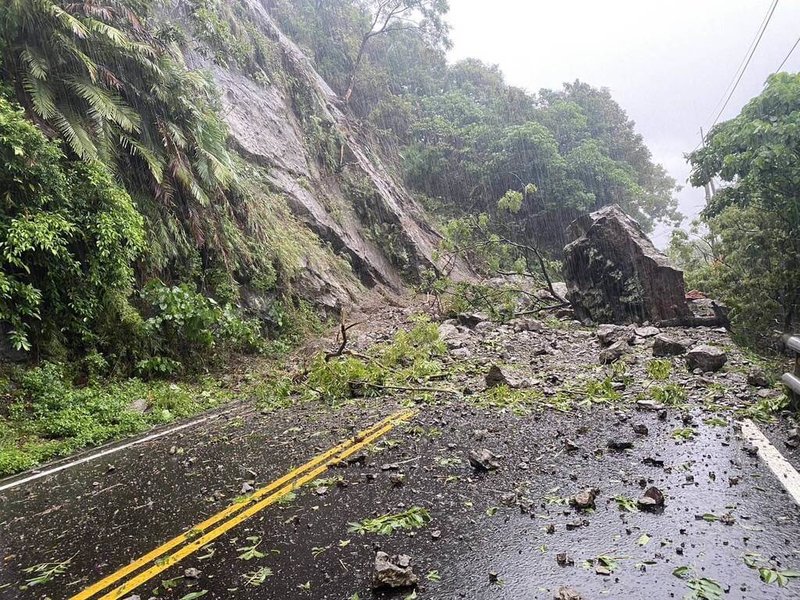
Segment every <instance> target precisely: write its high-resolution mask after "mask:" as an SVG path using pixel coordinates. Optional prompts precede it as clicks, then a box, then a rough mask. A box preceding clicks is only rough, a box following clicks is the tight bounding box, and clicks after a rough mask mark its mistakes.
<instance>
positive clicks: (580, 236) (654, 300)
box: [564, 205, 689, 323]
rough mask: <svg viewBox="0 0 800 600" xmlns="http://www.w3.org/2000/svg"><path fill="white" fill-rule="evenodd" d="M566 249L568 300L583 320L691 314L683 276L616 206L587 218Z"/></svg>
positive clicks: (581, 220) (630, 320) (653, 319)
mask: <svg viewBox="0 0 800 600" xmlns="http://www.w3.org/2000/svg"><path fill="white" fill-rule="evenodd" d="M569 231H570V233H571V234H572V237H573V239H574V241H573V242H571V243H570V244H568V245H567V246H566V247H565V248H564V273H565V279H566V283H567V288H568V290H569V294H568V299H569V300H570V302H571V303H572V305H573V308H574V309H575V314H576V316H577V317H578V319H580V320H585V319H591V320H592V321H595V322H598V323H633V322H644V321H651V322H658V321H662V320H666V319H675V318H680V317H685V316H688V315H689V308H688V306H687V304H686V299H685V287H684V283H683V272H682V271H680V270H678V269H676V268H675V267H674V266H673V265H672V264H671V263H670V261H669V259H668V258H667V257H666V256H665V255H664V254H662V253H661V252H659V251H658V250H656V248H655V246H653V244H652V242H650V240H649V239H647V236H646V235H645V234H644V232H643V231H642V229H641V227H639V225H638V223H636V221H634V220H633V219H632V218H630V217H629V216H628V215H626V214H625V213H624V212H623V211H622V209H621V208H620V207H619V206H617V205H611V206H606V207H604V208H602V209H600V210H598V211H596V212H593V213H591V214H588V215H585V216H582V217H580V218H578V219H577V220H575V221H574V222H573V223H572V224H571V225H570V227H569Z"/></svg>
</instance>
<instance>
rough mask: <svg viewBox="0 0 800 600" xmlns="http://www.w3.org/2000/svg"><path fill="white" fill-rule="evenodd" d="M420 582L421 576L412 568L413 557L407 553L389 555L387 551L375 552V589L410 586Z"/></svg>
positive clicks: (373, 580) (373, 585)
mask: <svg viewBox="0 0 800 600" xmlns="http://www.w3.org/2000/svg"><path fill="white" fill-rule="evenodd" d="M417 583H419V577H417V575H416V574H415V573H414V570H413V569H412V568H411V557H410V556H408V555H406V554H399V555H395V556H389V555H388V554H386V552H378V553H377V554H375V571H374V573H373V578H372V587H373V589H380V588H393V589H394V588H409V587H414V586H415V585H417Z"/></svg>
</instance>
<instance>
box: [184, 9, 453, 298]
mask: <svg viewBox="0 0 800 600" xmlns="http://www.w3.org/2000/svg"><path fill="white" fill-rule="evenodd" d="M245 6H246V7H247V9H248V10H249V11H250V15H249V16H250V18H251V19H252V22H253V24H254V25H255V26H256V27H258V29H259V31H260V32H262V33H263V34H264V35H265V36H267V37H268V38H269V39H270V40H271V41H273V42H274V43H275V44H276V47H277V49H278V50H279V52H280V57H281V65H282V68H283V72H282V73H281V76H278V77H274V78H272V79H271V80H270V83H269V84H268V85H262V84H259V83H258V82H256V81H254V80H253V79H252V78H251V77H248V76H247V75H245V74H244V73H243V72H241V71H240V70H237V69H235V68H225V67H222V66H220V65H218V64H214V63H213V62H212V61H210V60H208V59H204V58H202V57H201V56H200V54H199V52H198V51H197V50H195V51H194V52H193V54H192V56H190V62H193V63H195V65H194V66H196V67H198V68H203V69H208V70H209V71H210V72H211V73H212V74H213V77H214V81H215V83H216V85H217V86H218V88H219V90H220V93H221V97H222V103H223V109H222V113H223V114H224V118H225V121H226V122H227V124H228V126H229V128H230V134H231V138H232V143H233V145H234V147H235V148H236V149H237V151H239V152H240V153H241V154H242V155H243V156H244V157H245V158H246V159H247V160H249V161H252V162H254V163H255V164H257V165H260V166H264V167H267V169H268V175H267V177H268V180H269V183H270V184H271V185H272V186H274V188H275V189H276V190H278V191H279V192H280V193H281V194H282V195H283V196H284V197H285V198H286V200H287V201H288V204H289V206H290V207H291V209H292V211H293V212H294V214H295V215H297V216H298V217H299V218H300V219H301V220H302V221H303V223H305V224H306V225H307V226H308V227H309V228H310V229H311V230H312V231H314V232H315V233H316V234H317V235H318V236H319V237H320V238H321V239H322V240H323V241H325V242H326V243H327V244H329V245H330V247H331V248H332V249H333V250H334V251H335V252H337V253H339V254H343V255H345V256H346V257H347V259H348V260H349V262H350V263H351V264H352V266H353V270H354V272H355V273H356V275H357V276H358V278H359V280H360V281H361V282H362V283H363V284H365V285H368V286H371V285H375V284H383V285H387V286H389V287H391V288H393V289H395V290H399V289H400V288H402V287H403V286H404V285H405V284H406V283H409V282H412V281H414V280H415V279H416V277H417V276H418V275H419V273H420V271H421V270H424V269H430V268H435V267H434V264H433V259H432V256H433V254H434V251H435V248H436V245H437V241H438V239H439V235H438V233H437V232H436V231H435V230H434V229H433V228H432V227H431V226H430V225H429V224H428V222H427V220H426V218H425V216H424V215H423V212H422V209H421V208H420V206H419V205H418V204H417V203H416V202H415V200H414V199H413V198H412V197H411V196H410V195H409V193H408V192H407V191H406V190H405V188H404V187H403V186H402V184H401V183H399V182H398V181H396V180H395V179H394V178H393V177H392V175H391V174H390V173H389V171H388V170H387V169H386V168H385V167H384V165H383V164H382V162H381V159H380V157H379V156H378V155H377V153H376V152H374V151H373V149H372V140H370V139H369V134H368V133H367V132H365V131H363V130H362V129H361V128H360V127H359V126H358V125H357V124H356V123H355V122H354V121H352V120H351V119H349V118H348V117H347V116H346V114H345V112H344V111H343V110H342V108H340V100H339V98H338V96H337V95H336V94H335V93H334V92H333V91H332V90H331V88H330V87H329V86H328V84H327V83H326V82H325V81H324V80H323V79H322V77H320V76H319V74H317V72H316V71H315V70H314V68H313V66H312V65H311V63H310V61H309V59H308V58H307V57H306V56H305V55H304V54H303V52H302V51H301V50H300V49H299V48H298V47H297V46H296V45H295V44H294V43H293V42H292V41H291V40H290V39H289V38H288V37H286V36H285V35H284V34H283V33H282V32H281V31H280V30H279V29H278V27H277V26H276V24H275V22H274V21H273V19H272V18H271V16H270V15H269V14H268V13H267V12H266V10H265V9H264V8H263V6H262V5H261V4H260V3H259V2H256V1H254V0H247V2H246V3H245ZM310 269H311V271H312V272H313V275H314V276H315V277H318V278H319V279H321V280H323V281H325V282H326V283H328V284H329V285H330V286H331V289H332V290H334V292H333V293H334V295H335V296H337V298H338V299H339V300H343V301H351V299H350V298H344V297H342V293H343V292H345V291H348V290H350V288H348V286H347V285H345V282H344V281H343V280H342V279H341V277H339V276H338V275H337V274H335V273H331V272H324V271H316V272H315V269H314V266H313V265H311V266H310Z"/></svg>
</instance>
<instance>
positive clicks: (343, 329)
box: [325, 317, 361, 362]
mask: <svg viewBox="0 0 800 600" xmlns="http://www.w3.org/2000/svg"><path fill="white" fill-rule="evenodd" d="M356 325H361V322H360V321H359V322H356V323H350V324H349V325H345V324H344V317H342V321H341V323H340V324H339V336H341V343H340V344H339V347H338V348H337V349H336V350H334V351H333V352H326V353H325V361H326V362H327V361H329V360H330V359H332V358H336V357H337V356H341V355H342V354H344V351H345V348H346V347H347V330H348V329H352V328H353V327H355V326H356ZM339 336H337V337H339Z"/></svg>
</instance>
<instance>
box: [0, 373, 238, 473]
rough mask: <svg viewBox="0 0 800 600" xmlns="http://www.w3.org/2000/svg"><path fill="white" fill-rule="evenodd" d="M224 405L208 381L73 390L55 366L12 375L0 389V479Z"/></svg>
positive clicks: (115, 384) (224, 395)
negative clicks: (139, 407) (141, 407)
mask: <svg viewBox="0 0 800 600" xmlns="http://www.w3.org/2000/svg"><path fill="white" fill-rule="evenodd" d="M229 398H230V396H229V394H228V393H227V392H225V391H224V390H223V389H222V388H221V387H220V386H219V384H218V383H217V382H215V381H214V380H212V379H205V380H202V381H199V382H196V383H181V384H175V383H170V382H165V381H151V382H143V381H141V380H138V379H128V380H124V381H109V382H106V381H103V382H94V383H91V384H89V385H85V386H78V385H75V384H74V383H72V380H71V377H70V374H69V373H68V370H67V369H66V368H65V367H64V366H62V365H59V364H53V363H45V364H43V365H42V366H39V367H35V368H32V369H28V370H24V371H23V370H17V371H14V372H12V373H11V374H10V375H9V376H8V377H7V378H6V379H4V380H3V382H2V385H1V386H0V476H5V475H12V474H14V473H17V472H19V471H23V470H25V469H29V468H31V467H33V466H35V465H37V464H39V463H41V462H43V461H46V460H49V459H52V458H57V457H61V456H66V455H68V454H70V453H72V452H75V451H77V450H80V449H82V448H86V447H90V446H96V445H99V444H102V443H104V442H107V441H109V440H113V439H117V438H121V437H124V436H128V435H132V434H135V433H139V432H141V431H145V430H147V429H149V428H150V427H152V426H154V425H161V424H164V423H169V422H171V421H174V420H175V419H180V418H184V417H188V416H191V415H194V414H197V413H199V412H202V411H204V410H208V409H210V408H214V407H216V406H219V405H220V404H222V403H223V402H225V401H226V400H228V399H229ZM134 403H140V404H142V403H144V404H146V410H145V412H143V413H142V412H140V411H137V410H134V409H133V408H132V405H133V404H134Z"/></svg>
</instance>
